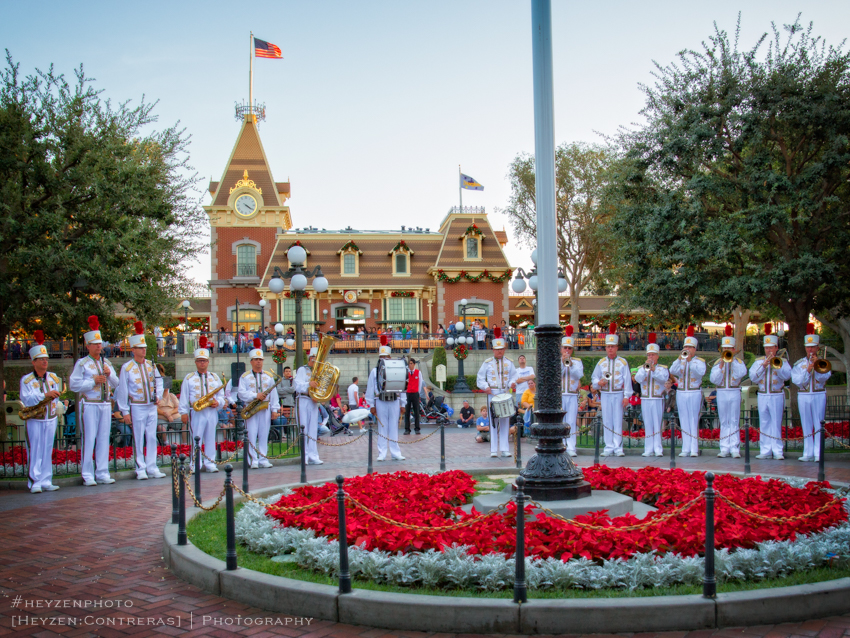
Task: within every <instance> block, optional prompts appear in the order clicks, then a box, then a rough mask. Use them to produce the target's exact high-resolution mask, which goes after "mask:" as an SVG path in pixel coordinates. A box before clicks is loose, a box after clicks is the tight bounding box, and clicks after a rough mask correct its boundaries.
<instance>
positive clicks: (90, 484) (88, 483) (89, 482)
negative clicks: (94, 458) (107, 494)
mask: <svg viewBox="0 0 850 638" xmlns="http://www.w3.org/2000/svg"><path fill="white" fill-rule="evenodd" d="M83 485H85V486H86V487H94V486H95V485H97V481H95V480H94V479H86V480H85V481H83Z"/></svg>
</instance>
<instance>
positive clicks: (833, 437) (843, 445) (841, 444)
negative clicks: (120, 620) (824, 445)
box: [821, 428, 850, 450]
mask: <svg viewBox="0 0 850 638" xmlns="http://www.w3.org/2000/svg"><path fill="white" fill-rule="evenodd" d="M821 431H822V432H826V435H827V436H828V437H829V438H831V439H832V440H833V441H835V442H836V443H838V445H840V446H841V447H843V448H846V449H848V450H850V445H847V444H845V443H842V442H841V441H839V440H838V437H837V436H833V435H832V434H831V433H830V432H827V430H826V428H824V429H823V430H821Z"/></svg>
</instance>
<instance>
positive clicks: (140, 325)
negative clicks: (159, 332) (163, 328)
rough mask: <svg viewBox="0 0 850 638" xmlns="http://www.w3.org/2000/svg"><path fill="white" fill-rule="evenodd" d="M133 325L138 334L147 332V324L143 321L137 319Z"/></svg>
mask: <svg viewBox="0 0 850 638" xmlns="http://www.w3.org/2000/svg"><path fill="white" fill-rule="evenodd" d="M133 327H134V328H135V329H136V334H137V335H140V334H144V333H145V324H143V323H142V322H141V321H137V322H136V323H134V324H133Z"/></svg>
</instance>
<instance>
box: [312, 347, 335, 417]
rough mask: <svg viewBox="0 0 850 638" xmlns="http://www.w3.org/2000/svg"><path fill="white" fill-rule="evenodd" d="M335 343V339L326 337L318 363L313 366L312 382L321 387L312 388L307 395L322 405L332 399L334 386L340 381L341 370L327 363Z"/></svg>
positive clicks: (319, 352) (317, 354) (317, 356)
mask: <svg viewBox="0 0 850 638" xmlns="http://www.w3.org/2000/svg"><path fill="white" fill-rule="evenodd" d="M335 341H336V339H335V338H334V337H331V336H329V335H325V336H324V337H322V340H321V342H319V350H318V352H317V353H316V363H314V364H313V374H312V375H311V376H310V381H315V382H316V383H318V384H319V387H318V388H310V390H309V392H308V393H307V394H309V395H310V398H311V399H313V401H315V402H316V403H322V402H323V401H327V400H328V399H330V398H331V395H332V394H333V390H334V386H335V385H336V384H337V380H338V379H339V368H337V367H336V366H335V365H332V364H330V363H328V362H327V361H325V359H327V357H328V353H329V352H330V351H331V348H332V347H333V344H334V342H335Z"/></svg>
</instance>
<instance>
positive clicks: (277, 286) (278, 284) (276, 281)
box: [269, 277, 286, 295]
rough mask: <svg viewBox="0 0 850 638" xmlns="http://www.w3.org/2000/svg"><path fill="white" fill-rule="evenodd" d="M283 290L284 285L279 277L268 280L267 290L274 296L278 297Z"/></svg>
mask: <svg viewBox="0 0 850 638" xmlns="http://www.w3.org/2000/svg"><path fill="white" fill-rule="evenodd" d="M284 288H286V284H285V283H284V281H283V279H281V278H280V277H272V278H271V279H269V290H271V291H272V292H273V293H274V294H276V295H279V294H280V293H282V292H283V289H284Z"/></svg>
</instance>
